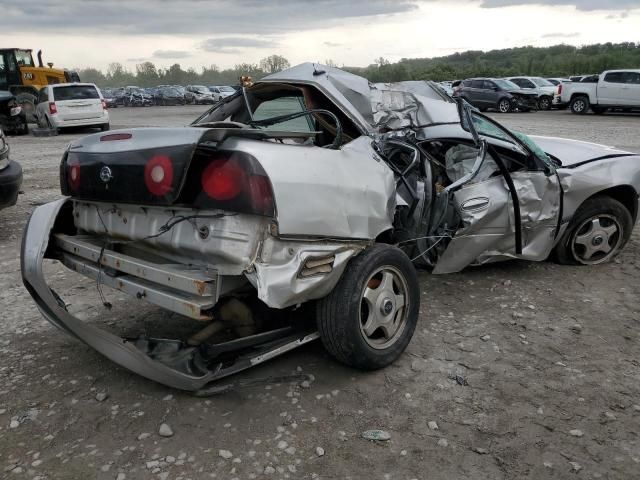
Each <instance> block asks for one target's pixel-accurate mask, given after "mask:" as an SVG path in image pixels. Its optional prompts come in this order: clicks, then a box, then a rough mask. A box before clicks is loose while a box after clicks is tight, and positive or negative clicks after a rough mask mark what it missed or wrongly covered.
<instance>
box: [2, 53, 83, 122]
mask: <svg viewBox="0 0 640 480" xmlns="http://www.w3.org/2000/svg"><path fill="white" fill-rule="evenodd" d="M37 56H38V65H37V66H36V64H35V62H34V61H33V55H32V50H31V49H28V48H0V90H8V91H10V92H11V93H13V94H14V95H15V96H16V100H17V102H18V104H20V105H21V106H22V108H23V110H24V111H25V113H26V114H27V119H28V120H29V121H35V105H36V102H37V98H38V93H39V91H40V89H41V88H42V87H44V86H46V85H51V84H54V83H67V82H79V81H80V77H79V76H78V73H77V72H74V71H71V70H67V69H59V68H53V63H48V64H47V67H45V66H44V64H43V62H42V50H39V51H38V54H37Z"/></svg>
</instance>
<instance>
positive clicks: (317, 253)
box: [246, 238, 368, 308]
mask: <svg viewBox="0 0 640 480" xmlns="http://www.w3.org/2000/svg"><path fill="white" fill-rule="evenodd" d="M367 245H368V242H359V243H348V244H345V243H342V244H341V243H328V242H300V241H282V240H276V239H273V238H268V239H267V240H266V241H265V243H264V245H263V247H262V250H261V253H260V258H259V259H258V260H257V261H256V262H255V263H254V264H253V267H254V269H255V271H254V272H252V273H247V275H246V276H247V278H248V279H249V281H250V282H251V283H252V284H253V285H254V287H255V288H256V289H257V291H258V298H259V299H260V300H262V301H263V302H264V303H266V304H267V305H268V306H270V307H272V308H285V307H289V306H292V305H297V304H302V303H304V302H307V301H309V300H314V299H318V298H322V297H324V296H326V295H328V294H329V292H331V290H333V288H334V287H335V285H336V283H338V281H339V280H340V278H341V277H342V273H343V272H344V269H345V267H346V266H347V262H348V261H349V260H350V259H351V258H352V257H353V256H355V255H357V254H358V253H360V252H361V251H362V250H364V249H365V248H366V246H367ZM320 263H322V264H323V266H326V270H325V271H319V272H318V273H315V271H314V270H313V265H315V264H320ZM305 268H309V273H308V274H307V273H306V272H305Z"/></svg>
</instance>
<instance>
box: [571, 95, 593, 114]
mask: <svg viewBox="0 0 640 480" xmlns="http://www.w3.org/2000/svg"><path fill="white" fill-rule="evenodd" d="M569 108H571V113H575V114H577V115H584V114H585V113H587V112H588V111H589V98H588V97H586V96H584V95H578V96H577V97H573V98H572V99H571V103H570V104H569Z"/></svg>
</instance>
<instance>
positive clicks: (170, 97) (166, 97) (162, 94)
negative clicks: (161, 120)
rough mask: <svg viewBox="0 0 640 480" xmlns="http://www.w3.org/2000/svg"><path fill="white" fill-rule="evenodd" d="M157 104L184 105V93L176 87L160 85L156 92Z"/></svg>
mask: <svg viewBox="0 0 640 480" xmlns="http://www.w3.org/2000/svg"><path fill="white" fill-rule="evenodd" d="M156 95H157V96H156V98H155V102H156V105H163V106H167V105H184V104H185V98H184V94H183V93H182V92H180V90H178V89H177V88H175V87H159V88H158V91H157V93H156Z"/></svg>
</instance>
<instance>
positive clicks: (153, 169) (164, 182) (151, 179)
mask: <svg viewBox="0 0 640 480" xmlns="http://www.w3.org/2000/svg"><path fill="white" fill-rule="evenodd" d="M144 183H145V185H146V186H147V190H149V192H151V193H152V194H153V195H156V196H162V195H166V194H167V193H169V192H170V191H171V188H172V184H173V164H172V163H171V159H170V158H169V157H167V156H166V155H155V156H154V157H151V159H150V160H149V161H148V162H147V164H146V165H145V166H144Z"/></svg>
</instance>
